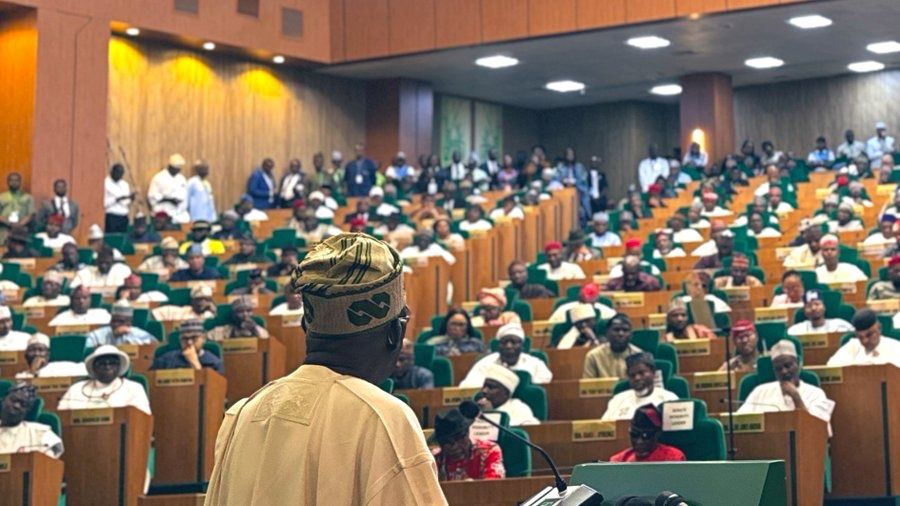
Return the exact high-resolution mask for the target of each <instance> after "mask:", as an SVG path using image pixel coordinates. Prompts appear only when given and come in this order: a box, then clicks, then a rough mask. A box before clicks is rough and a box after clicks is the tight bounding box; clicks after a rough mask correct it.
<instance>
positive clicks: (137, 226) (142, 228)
mask: <svg viewBox="0 0 900 506" xmlns="http://www.w3.org/2000/svg"><path fill="white" fill-rule="evenodd" d="M127 238H128V240H129V241H131V242H132V243H134V244H156V243H158V242H159V241H160V236H159V233H158V232H156V231H155V230H153V229H152V228H150V226H149V224H148V223H147V217H146V216H144V215H143V214H141V213H140V212H139V213H138V214H136V215H135V216H134V221H133V222H132V223H131V233H130V234H128V236H127Z"/></svg>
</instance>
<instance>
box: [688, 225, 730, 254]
mask: <svg viewBox="0 0 900 506" xmlns="http://www.w3.org/2000/svg"><path fill="white" fill-rule="evenodd" d="M726 230H728V227H727V226H726V225H725V222H724V221H722V220H713V222H712V225H710V227H709V240H708V241H704V242H703V243H701V244H700V245H699V246H697V247H696V248H694V249H693V251H691V256H692V257H701V258H703V257H707V256H710V255H715V254H716V253H718V252H719V248H718V246H717V244H718V239H719V236H720V235H721V234H722V232H724V231H726Z"/></svg>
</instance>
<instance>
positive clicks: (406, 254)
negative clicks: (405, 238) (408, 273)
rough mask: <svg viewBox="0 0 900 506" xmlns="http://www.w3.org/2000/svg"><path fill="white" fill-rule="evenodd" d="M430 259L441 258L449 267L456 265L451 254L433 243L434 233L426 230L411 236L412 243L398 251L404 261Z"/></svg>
mask: <svg viewBox="0 0 900 506" xmlns="http://www.w3.org/2000/svg"><path fill="white" fill-rule="evenodd" d="M431 257H440V258H443V259H444V261H445V262H447V263H448V264H450V265H453V264H455V263H456V257H455V256H453V253H450V252H449V251H447V250H446V249H445V248H444V247H443V246H441V245H440V244H438V243H436V242H434V232H433V231H432V230H431V229H428V228H426V229H422V230H419V231H418V232H416V234H415V235H414V236H413V243H412V244H411V245H409V246H407V247H405V248H403V249H402V250H401V251H400V258H402V259H404V260H406V259H415V258H431Z"/></svg>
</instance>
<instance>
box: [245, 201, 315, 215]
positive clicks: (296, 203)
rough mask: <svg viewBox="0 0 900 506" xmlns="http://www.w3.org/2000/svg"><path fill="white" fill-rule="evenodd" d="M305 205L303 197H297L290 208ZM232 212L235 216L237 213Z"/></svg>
mask: <svg viewBox="0 0 900 506" xmlns="http://www.w3.org/2000/svg"><path fill="white" fill-rule="evenodd" d="M305 205H306V202H303V199H297V200H295V201H293V202H291V209H299V208H301V207H303V206H305ZM234 214H235V216H236V215H237V213H234Z"/></svg>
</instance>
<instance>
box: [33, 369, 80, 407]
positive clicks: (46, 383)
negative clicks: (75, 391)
mask: <svg viewBox="0 0 900 506" xmlns="http://www.w3.org/2000/svg"><path fill="white" fill-rule="evenodd" d="M81 379H83V378H79V377H74V376H62V377H58V378H31V379H28V380H25V381H27V382H29V383H31V384H32V385H34V387H35V389H37V393H38V395H40V396H41V398H42V399H44V411H54V412H55V411H56V407H57V406H59V401H60V399H62V396H63V395H65V393H66V390H68V389H69V387H70V386H72V384H73V383H77V382H78V381H80V380H81Z"/></svg>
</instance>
